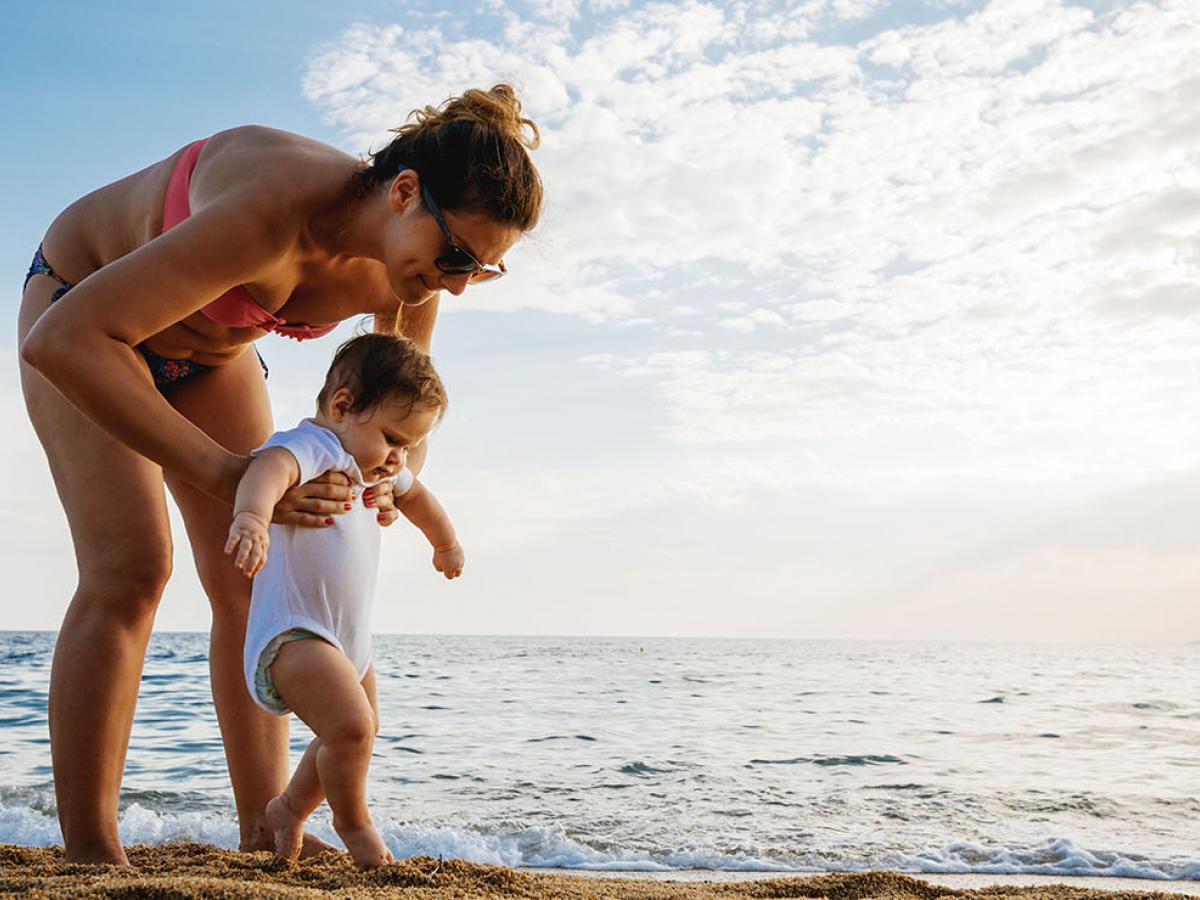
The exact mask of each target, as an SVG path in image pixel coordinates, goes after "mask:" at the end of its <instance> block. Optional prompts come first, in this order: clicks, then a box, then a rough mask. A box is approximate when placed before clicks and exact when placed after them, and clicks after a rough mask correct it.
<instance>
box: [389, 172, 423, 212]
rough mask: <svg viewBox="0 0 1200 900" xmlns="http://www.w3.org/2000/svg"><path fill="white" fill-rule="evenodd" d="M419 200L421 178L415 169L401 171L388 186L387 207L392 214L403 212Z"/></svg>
mask: <svg viewBox="0 0 1200 900" xmlns="http://www.w3.org/2000/svg"><path fill="white" fill-rule="evenodd" d="M420 198H421V176H420V175H418V174H417V172H416V170H415V169H401V170H400V172H399V173H398V174H397V175H396V177H395V178H393V179H392V183H391V185H389V186H388V206H390V207H391V208H392V211H393V212H404V211H405V210H406V209H408V208H409V207H410V206H411V205H412V204H413V203H414V202H420Z"/></svg>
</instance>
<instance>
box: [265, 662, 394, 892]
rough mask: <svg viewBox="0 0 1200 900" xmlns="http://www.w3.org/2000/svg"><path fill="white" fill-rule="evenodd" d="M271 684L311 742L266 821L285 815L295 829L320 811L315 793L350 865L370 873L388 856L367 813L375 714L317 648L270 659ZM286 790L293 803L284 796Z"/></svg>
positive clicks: (347, 665)
mask: <svg viewBox="0 0 1200 900" xmlns="http://www.w3.org/2000/svg"><path fill="white" fill-rule="evenodd" d="M365 680H366V679H364V681H365ZM271 681H272V682H273V683H274V685H275V688H276V690H278V691H279V695H280V696H281V697H282V698H283V700H284V702H285V703H287V705H288V706H290V707H291V708H292V710H293V711H295V713H296V715H298V716H299V717H300V718H301V719H302V720H303V721H304V723H305V724H306V725H308V727H309V728H311V729H312V730H313V733H314V734H315V735H316V736H317V740H315V741H314V742H313V743H312V744H311V745H310V746H309V748H308V750H306V751H305V755H304V756H305V758H304V759H303V760H301V764H300V767H299V768H298V769H297V770H296V775H295V776H294V777H293V779H292V781H293V784H292V785H289V787H288V789H287V790H286V791H285V792H284V793H283V794H281V795H280V797H279V798H276V799H279V800H280V801H281V802H280V803H278V804H276V803H275V801H274V800H273V801H272V804H273V805H268V811H269V812H268V814H269V815H270V814H271V812H274V813H275V814H276V818H277V819H278V820H280V821H282V820H283V818H284V815H283V813H284V812H285V811H287V812H290V813H291V815H292V816H293V817H295V818H296V819H297V820H298V825H297V826H296V827H300V826H302V825H303V821H304V817H307V815H308V814H309V813H311V812H312V810H313V809H315V808H316V806H317V805H318V804H319V803H320V795H319V791H321V790H323V791H324V794H325V796H326V797H327V798H328V799H329V806H330V808H331V809H332V810H333V827H334V829H335V830H336V831H337V833H338V835H339V836H340V837H341V839H342V840H343V841H344V842H345V844H346V849H347V850H349V851H350V855H351V856H353V857H354V861H355V863H357V864H358V866H359V867H360V868H364V869H373V868H375V867H377V866H381V865H383V864H384V863H386V862H389V861H391V858H392V856H391V853H389V852H388V849H387V846H386V845H385V844H384V843H383V838H381V837H380V836H379V832H378V831H376V830H375V826H374V824H372V822H371V814H370V812H369V811H368V810H367V801H366V782H367V769H368V767H369V765H370V762H371V747H372V744H373V743H374V739H375V713H374V710H373V708H372V703H371V701H370V699H369V698H368V696H367V692H366V691H365V690H364V689H363V688H364V686H363V685H362V684H360V683H359V679H358V673H357V672H355V670H354V666H353V665H352V664H351V662H350V660H348V659H347V658H346V656H345V655H344V654H343V653H342V652H341V651H340V650H338V649H337V648H336V647H334V646H333V645H332V644H329V643H326V642H325V641H322V640H318V639H315V638H309V639H306V640H299V641H291V642H289V643H287V644H284V645H283V647H282V648H280V650H279V655H278V656H276V657H275V662H274V663H273V664H272V666H271ZM314 770H315V772H316V776H317V777H316V778H315V779H314V778H313V771H314ZM314 781H315V782H316V784H314ZM293 785H294V787H295V795H294V796H293V795H291V793H290V792H291V791H292V788H293ZM293 800H294V801H295V804H296V805H295V806H293V805H292V801H293ZM282 849H284V850H288V851H290V849H291V848H290V847H288V846H285V847H284V848H282Z"/></svg>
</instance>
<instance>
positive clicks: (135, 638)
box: [18, 276, 171, 864]
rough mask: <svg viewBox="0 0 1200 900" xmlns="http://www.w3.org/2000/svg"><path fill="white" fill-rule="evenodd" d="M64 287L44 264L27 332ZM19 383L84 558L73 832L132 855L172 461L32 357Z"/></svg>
mask: <svg viewBox="0 0 1200 900" xmlns="http://www.w3.org/2000/svg"><path fill="white" fill-rule="evenodd" d="M56 287H57V285H56V284H55V282H54V281H53V280H51V279H49V278H46V277H44V276H36V277H34V278H33V279H31V280H30V282H29V285H28V287H27V289H26V291H25V297H24V300H23V302H22V305H21V316H20V320H19V325H18V333H19V335H20V337H21V338H24V336H25V334H26V333H27V332H28V330H29V329H30V328H31V327H32V326H33V323H34V322H35V321H36V320H37V317H38V316H39V315H41V313H42V312H43V311H44V310H45V309H46V307H47V306H48V305H49V298H50V294H51V292H52V291H53V290H54V289H55V288H56ZM147 377H149V376H148V375H147ZM21 386H22V388H23V390H24V394H25V403H26V406H27V407H28V409H29V417H30V419H31V420H32V422H33V426H34V430H35V431H36V432H37V435H38V438H39V440H40V441H41V443H42V447H43V448H44V449H45V451H46V457H47V460H48V461H49V463H50V473H51V475H52V476H53V478H54V484H55V487H56V488H57V490H58V496H59V499H60V500H61V502H62V506H63V510H64V511H65V513H66V516H67V522H68V524H69V526H70V529H71V539H72V541H73V543H74V545H75V559H76V562H77V564H78V568H79V584H78V587H77V588H76V590H75V595H74V597H73V598H72V599H71V605H70V606H69V607H68V609H67V614H66V617H65V619H64V620H63V624H62V628H61V629H60V630H59V633H58V641H57V643H56V645H55V651H54V663H53V668H52V670H51V675H50V708H49V719H50V751H51V755H52V757H53V761H54V789H55V795H56V796H57V798H58V818H59V823H60V825H61V826H62V832H63V843H64V844H65V846H66V854H67V860H68V861H69V862H108V863H123V864H127V863H128V860H127V859H126V857H125V852H124V851H123V850H122V849H121V844H120V840H119V838H118V835H117V802H118V799H119V796H120V789H121V774H122V772H123V770H124V768H125V754H126V751H127V750H128V747H129V733H130V730H131V729H132V727H133V714H134V707H135V705H136V703H137V695H138V685H139V683H140V681H141V674H142V661H143V658H144V656H145V652H146V642H147V641H148V640H149V638H150V631H151V627H152V625H153V623H154V612H155V609H156V608H157V606H158V601H159V598H160V596H161V595H162V589H163V587H164V585H165V584H166V581H167V578H168V577H169V575H170V572H171V534H170V527H169V524H168V520H167V509H166V500H165V497H164V495H163V488H162V485H163V479H162V470H161V469H160V468H159V467H158V466H156V465H154V464H153V463H151V462H150V461H149V460H147V459H145V458H144V457H142V456H139V455H138V454H136V453H134V452H133V451H132V450H130V449H129V448H128V447H126V446H124V445H123V444H121V443H120V442H119V441H116V440H114V439H113V438H111V437H109V436H108V435H107V434H105V433H104V432H102V431H101V430H100V429H99V428H97V427H96V426H94V425H93V424H92V423H91V422H89V421H88V420H87V419H85V418H84V417H83V416H82V415H80V413H79V412H78V411H76V409H75V408H74V407H73V406H71V405H70V404H69V403H67V402H66V401H65V400H64V399H63V398H62V396H61V395H60V394H59V393H58V391H56V390H55V389H54V388H53V387H52V386H51V385H50V384H49V382H47V381H46V380H45V379H44V378H43V377H42V376H41V375H39V374H38V373H37V372H36V371H34V370H33V369H31V368H30V367H29V366H27V365H26V364H24V363H22V364H21Z"/></svg>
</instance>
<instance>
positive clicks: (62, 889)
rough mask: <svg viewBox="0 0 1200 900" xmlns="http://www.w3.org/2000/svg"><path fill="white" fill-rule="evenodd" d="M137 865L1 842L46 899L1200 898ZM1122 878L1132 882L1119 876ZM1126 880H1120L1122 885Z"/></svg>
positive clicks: (145, 852)
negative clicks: (94, 861) (71, 859)
mask: <svg viewBox="0 0 1200 900" xmlns="http://www.w3.org/2000/svg"><path fill="white" fill-rule="evenodd" d="M129 858H130V861H131V862H132V863H133V865H134V866H135V868H133V869H125V868H115V867H110V866H86V865H71V864H67V863H66V862H64V861H63V855H62V849H61V848H59V847H54V848H32V847H18V846H13V845H0V895H4V896H37V897H81V896H86V897H130V896H138V897H149V896H152V897H170V898H189V897H217V898H224V897H230V898H232V897H322V896H328V895H329V894H331V893H333V894H336V895H337V896H338V897H413V898H423V897H529V898H551V897H553V898H560V897H561V898H634V900H642V898H644V900H659V898H668V897H684V898H717V897H721V898H729V897H813V898H818V897H827V898H838V900H852V898H867V897H878V898H894V900H908V898H913V900H927V898H935V897H938V898H940V897H988V898H997V900H999V898H1006V897H1054V898H1072V900H1075V898H1079V900H1082V898H1090V897H1097V898H1101V897H1102V898H1115V897H1123V898H1143V897H1144V898H1151V897H1162V898H1166V897H1178V896H1181V895H1182V896H1200V891H1197V892H1195V893H1192V892H1191V891H1188V892H1187V893H1184V892H1183V891H1182V888H1183V885H1181V884H1180V883H1178V882H1175V883H1172V884H1171V885H1170V888H1169V890H1170V893H1167V892H1162V891H1157V890H1131V889H1129V888H1128V887H1126V886H1125V885H1127V884H1128V882H1127V881H1126V882H1125V884H1124V885H1120V889H1119V890H1111V891H1110V890H1102V889H1097V888H1093V887H1076V886H1071V885H1067V884H1062V883H1049V880H1047V883H1043V884H1036V885H1029V884H1024V885H1013V884H992V885H991V886H984V884H983V882H986V880H987V879H986V878H983V879H980V878H976V879H975V880H974V881H973V882H969V884H970V886H969V887H968V886H962V885H958V886H955V885H952V884H948V883H947V882H946V879H945V877H944V876H943V877H941V878H939V879H938V881H939V882H940V883H938V884H934V883H932V882H931V881H926V880H922V879H919V878H913V877H910V876H907V875H900V874H896V873H892V872H868V873H853V874H830V875H816V876H806V877H771V878H756V879H752V880H740V881H716V880H714V881H670V880H663V878H661V877H655V878H638V877H632V878H631V877H623V878H616V877H591V876H589V877H581V876H572V875H551V874H545V873H534V872H522V871H517V870H515V869H508V868H504V867H501V866H483V865H476V864H473V863H466V862H462V861H460V860H446V861H444V862H439V861H438V860H436V859H433V858H431V857H415V858H413V859H408V860H405V861H403V862H398V863H393V864H391V865H389V866H385V867H384V868H382V869H379V870H377V871H375V872H369V873H363V872H358V871H356V870H355V869H354V867H353V866H352V865H351V863H350V861H349V859H348V858H347V857H345V856H344V855H340V854H339V855H334V854H326V855H324V856H321V857H317V858H314V859H310V860H305V861H302V862H300V863H296V864H293V865H286V864H281V863H278V862H276V861H275V860H273V859H272V858H271V856H270V854H268V853H236V852H233V851H230V850H221V849H218V848H216V847H212V846H210V845H207V844H195V843H180V844H167V845H160V846H155V847H147V846H137V847H133V848H131V849H130V850H129ZM1114 880H1115V881H1124V880H1122V879H1114ZM1114 887H1118V885H1114Z"/></svg>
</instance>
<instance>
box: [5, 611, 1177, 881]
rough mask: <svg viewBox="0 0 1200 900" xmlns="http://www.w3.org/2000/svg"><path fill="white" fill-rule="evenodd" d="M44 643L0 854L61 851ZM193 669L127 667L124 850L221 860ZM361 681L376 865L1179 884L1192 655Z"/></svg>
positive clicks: (406, 656)
mask: <svg viewBox="0 0 1200 900" xmlns="http://www.w3.org/2000/svg"><path fill="white" fill-rule="evenodd" d="M53 641H54V635H53V634H50V633H29V632H8V633H0V699H2V703H0V842H6V843H17V844H27V845H46V844H53V843H58V842H60V841H61V835H60V833H59V830H58V824H57V821H56V819H55V807H54V791H53V785H52V781H51V769H50V755H49V742H48V739H47V736H46V735H47V732H46V690H47V684H48V678H49V669H50V659H51V654H52V651H53ZM206 650H207V636H206V635H203V634H159V635H156V636H155V637H154V639H153V641H152V642H151V645H150V651H149V654H148V656H147V660H146V668H145V675H144V677H143V683H142V690H141V698H140V701H139V707H138V716H137V720H136V723H135V725H134V732H133V740H132V743H131V747H130V752H129V758H128V765H127V769H126V773H125V782H124V793H123V796H122V802H121V815H122V818H121V833H122V837H123V839H124V840H125V841H126V842H127V843H158V842H162V841H170V840H201V841H209V842H212V843H215V844H218V845H221V846H225V847H234V846H236V844H237V826H236V820H235V817H234V814H233V806H232V800H231V796H230V791H229V785H228V781H227V779H226V774H225V769H224V761H223V756H222V752H221V741H220V736H219V734H218V731H217V724H216V719H215V715H214V712H213V708H212V703H211V700H210V697H209V691H208V666H207V655H206ZM376 669H377V672H378V685H379V704H380V715H381V733H380V735H379V738H378V740H377V743H376V748H375V758H374V761H373V764H372V769H371V780H370V790H369V794H370V797H371V803H372V808H373V811H374V815H375V818H376V822H377V824H378V825H379V827H380V830H381V831H382V832H383V834H384V837H385V839H386V840H387V842H388V844H389V845H390V847H391V849H392V851H393V853H395V854H396V855H397V856H411V855H415V854H432V855H435V856H436V855H439V854H441V855H444V856H447V857H449V856H457V857H463V858H465V859H469V860H473V861H476V862H484V863H499V864H504V865H510V866H543V867H563V868H568V869H592V870H617V869H626V870H630V869H631V870H644V871H667V870H672V869H726V870H741V871H779V872H818V871H828V870H858V869H866V868H879V867H887V868H892V869H899V870H902V871H907V872H914V873H919V872H926V873H929V872H977V873H993V874H994V873H1027V874H1050V875H1058V876H1069V875H1088V876H1096V875H1112V876H1125V877H1134V878H1173V879H1197V880H1200V646H1198V645H1182V646H1165V647H1163V646H1099V645H1052V644H1030V645H1014V644H966V643H963V644H955V643H928V644H923V643H907V642H906V643H869V642H863V643H857V642H836V641H834V642H806V641H761V640H754V641H749V640H690V639H670V640H668V639H656V638H646V639H636V638H609V639H581V638H524V637H454V636H436V637H434V636H396V635H381V636H379V637H378V638H377V641H376ZM293 721H294V722H295V720H293ZM292 735H293V750H294V753H295V755H296V756H297V757H298V755H299V753H300V752H301V750H302V749H303V747H304V744H305V742H306V740H307V737H308V734H307V732H306V730H305V729H304V727H303V725H301V724H300V723H299V722H295V724H294V726H293V731H292ZM313 830H314V831H316V832H317V833H319V834H321V835H322V836H324V837H326V838H328V839H330V840H333V841H335V842H336V835H334V833H333V830H332V828H331V827H330V825H329V816H328V809H327V808H322V809H321V810H319V811H318V813H317V814H316V816H315V817H314V822H313Z"/></svg>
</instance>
